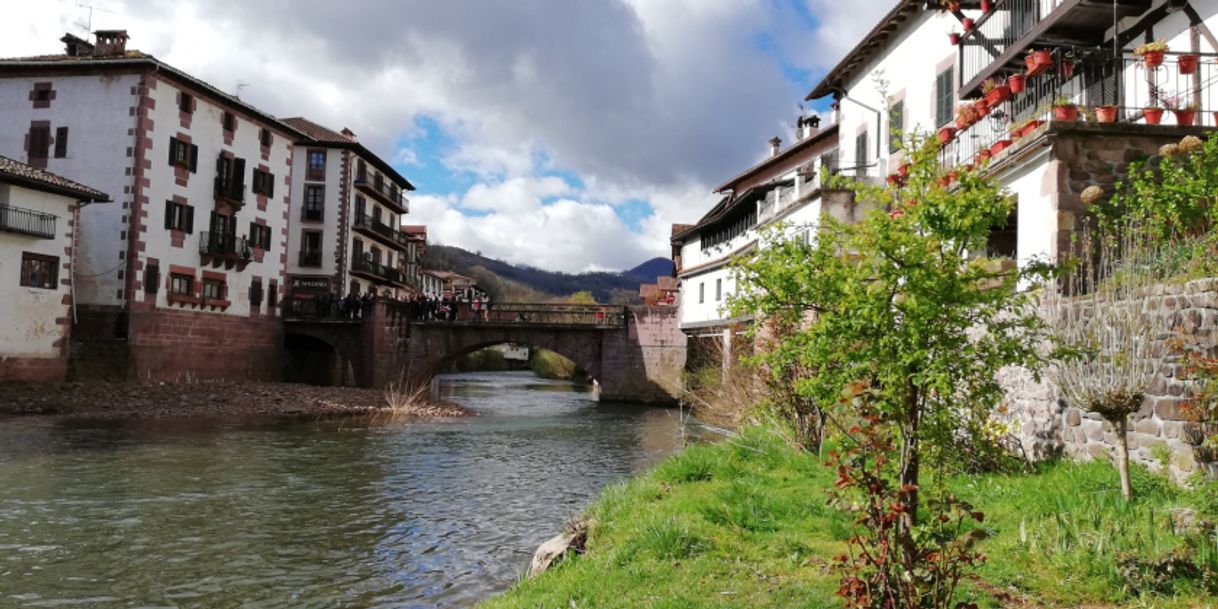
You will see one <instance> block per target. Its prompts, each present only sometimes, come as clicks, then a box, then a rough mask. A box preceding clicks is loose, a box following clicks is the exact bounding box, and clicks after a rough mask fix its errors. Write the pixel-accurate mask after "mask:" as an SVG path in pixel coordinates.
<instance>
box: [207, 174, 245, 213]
mask: <svg viewBox="0 0 1218 609" xmlns="http://www.w3.org/2000/svg"><path fill="white" fill-rule="evenodd" d="M213 191H214V194H215V196H216V201H217V202H223V203H229V204H231V205H233V206H234V207H236V208H238V209H239V208H240V207H241V206H242V205H245V183H244V182H241V181H240V180H235V179H231V178H230V179H224V177H223V176H216V179H215V182H214V185H213Z"/></svg>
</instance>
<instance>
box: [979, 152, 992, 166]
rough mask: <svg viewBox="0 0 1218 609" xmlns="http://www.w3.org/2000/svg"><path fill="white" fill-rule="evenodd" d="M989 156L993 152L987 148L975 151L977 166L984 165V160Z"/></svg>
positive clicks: (988, 158)
mask: <svg viewBox="0 0 1218 609" xmlns="http://www.w3.org/2000/svg"><path fill="white" fill-rule="evenodd" d="M991 156H993V153H991V152H990V149H989V148H982V149H981V151H980V152H978V153H977V158H976V159H975V160H976V164H977V165H978V166H980V165H984V164H985V162H986V161H988V160H990V157H991Z"/></svg>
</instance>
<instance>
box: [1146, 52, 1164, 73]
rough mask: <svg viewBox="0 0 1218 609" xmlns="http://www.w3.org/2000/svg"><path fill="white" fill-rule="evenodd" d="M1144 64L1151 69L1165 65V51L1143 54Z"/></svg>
mask: <svg viewBox="0 0 1218 609" xmlns="http://www.w3.org/2000/svg"><path fill="white" fill-rule="evenodd" d="M1142 64H1143V65H1145V66H1146V67H1147V68H1149V69H1154V68H1157V67H1159V66H1161V65H1163V51H1146V52H1145V53H1142Z"/></svg>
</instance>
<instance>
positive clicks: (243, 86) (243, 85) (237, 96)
mask: <svg viewBox="0 0 1218 609" xmlns="http://www.w3.org/2000/svg"><path fill="white" fill-rule="evenodd" d="M248 86H250V84H249V83H248V82H242V81H240V80H238V81H237V94H236V95H235V96H234V97H236V98H237V99H241V89H244V88H245V87H248Z"/></svg>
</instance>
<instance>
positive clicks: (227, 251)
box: [199, 232, 254, 260]
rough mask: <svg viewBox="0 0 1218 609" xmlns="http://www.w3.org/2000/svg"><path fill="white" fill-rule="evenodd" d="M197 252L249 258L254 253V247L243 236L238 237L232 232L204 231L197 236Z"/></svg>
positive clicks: (224, 256)
mask: <svg viewBox="0 0 1218 609" xmlns="http://www.w3.org/2000/svg"><path fill="white" fill-rule="evenodd" d="M199 253H200V254H203V255H207V256H217V257H223V258H240V259H243V260H249V259H250V258H251V257H252V256H253V255H254V248H253V247H251V246H250V242H249V239H246V238H245V237H238V236H237V235H234V234H232V233H217V232H204V233H202V234H201V235H200V236H199Z"/></svg>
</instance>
